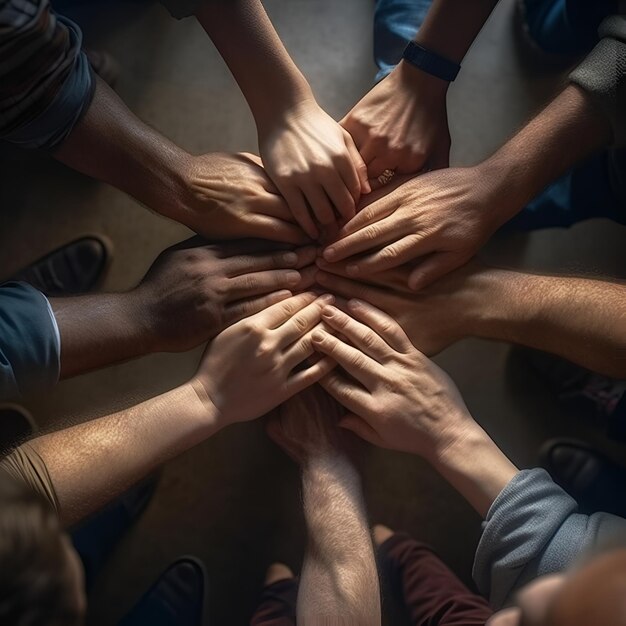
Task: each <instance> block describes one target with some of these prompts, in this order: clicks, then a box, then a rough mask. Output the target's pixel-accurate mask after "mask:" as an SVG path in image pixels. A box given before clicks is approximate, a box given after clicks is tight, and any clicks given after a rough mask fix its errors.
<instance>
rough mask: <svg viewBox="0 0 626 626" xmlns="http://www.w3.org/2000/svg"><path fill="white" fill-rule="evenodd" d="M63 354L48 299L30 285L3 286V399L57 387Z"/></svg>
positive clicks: (0, 317)
mask: <svg viewBox="0 0 626 626" xmlns="http://www.w3.org/2000/svg"><path fill="white" fill-rule="evenodd" d="M60 354H61V342H60V338H59V331H58V328H57V325H56V321H55V319H54V315H53V314H52V310H51V308H50V304H49V302H48V300H47V298H46V297H45V296H44V295H43V294H42V293H41V292H40V291H37V289H35V288H34V287H31V286H30V285H28V284H26V283H22V282H19V283H16V282H11V283H5V284H4V285H0V399H6V398H9V397H13V396H17V395H23V394H26V393H29V392H31V391H34V390H37V389H45V388H48V387H51V386H53V385H54V384H55V383H56V382H57V381H58V379H59V372H60Z"/></svg>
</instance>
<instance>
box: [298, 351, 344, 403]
mask: <svg viewBox="0 0 626 626" xmlns="http://www.w3.org/2000/svg"><path fill="white" fill-rule="evenodd" d="M336 366H337V364H336V363H335V362H334V361H333V360H332V359H330V358H328V357H325V358H323V359H320V360H319V361H317V362H316V363H313V364H312V365H311V366H310V367H307V368H306V369H304V370H300V371H299V372H296V373H294V374H293V375H292V376H291V377H290V378H289V379H288V380H287V385H286V388H287V392H288V394H289V397H291V396H293V395H295V394H296V393H299V392H300V391H302V390H303V389H306V388H307V387H310V386H311V385H314V384H315V383H317V382H319V381H320V380H321V379H322V378H324V376H327V375H328V374H329V373H330V372H332V370H333V369H334V368H335V367H336Z"/></svg>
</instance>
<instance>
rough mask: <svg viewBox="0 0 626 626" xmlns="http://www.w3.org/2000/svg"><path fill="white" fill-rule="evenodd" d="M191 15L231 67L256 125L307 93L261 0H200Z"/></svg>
mask: <svg viewBox="0 0 626 626" xmlns="http://www.w3.org/2000/svg"><path fill="white" fill-rule="evenodd" d="M196 17H197V18H198V21H199V22H200V24H202V27H203V28H204V30H205V31H206V32H207V34H208V35H209V37H210V38H211V40H212V41H213V43H214V44H215V46H216V48H217V49H218V50H219V52H220V54H221V55H222V57H223V58H224V61H225V62H226V64H227V65H228V67H229V68H230V70H231V72H232V74H233V76H234V77H235V80H236V81H237V83H238V84H239V87H240V88H241V91H242V92H243V95H244V96H245V98H246V100H247V101H248V105H249V106H250V109H251V110H252V114H253V115H254V117H255V119H256V121H257V124H259V123H260V122H261V123H263V122H265V121H266V120H268V119H271V118H273V117H274V116H275V115H277V114H280V112H281V111H283V110H284V109H285V108H288V107H290V106H292V105H294V104H297V103H298V102H300V101H302V100H305V99H309V98H312V93H311V89H310V87H309V84H308V82H307V81H306V79H305V78H304V76H303V75H302V73H301V72H300V70H299V69H298V68H297V67H296V65H295V63H294V62H293V61H292V59H291V57H290V56H289V54H288V52H287V50H286V49H285V47H284V45H283V43H282V41H281V40H280V37H279V36H278V34H277V33H276V31H275V30H274V27H273V25H272V23H271V21H270V19H269V18H268V16H267V14H266V12H265V9H264V8H263V5H262V3H261V1H260V0H205V1H204V2H203V3H202V4H201V6H200V8H199V9H198V11H197V12H196Z"/></svg>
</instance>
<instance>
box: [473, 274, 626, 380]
mask: <svg viewBox="0 0 626 626" xmlns="http://www.w3.org/2000/svg"><path fill="white" fill-rule="evenodd" d="M471 281H472V287H471V288H470V292H469V293H470V294H471V295H470V296H469V300H468V306H467V308H466V311H468V312H469V315H470V316H471V318H472V319H471V320H470V321H469V327H470V328H468V330H469V334H472V335H475V336H479V337H484V338H489V339H497V340H501V341H508V342H512V343H517V344H522V345H525V346H528V347H531V348H536V349H540V350H544V351H547V352H551V353H553V354H557V355H559V356H561V357H564V358H566V359H568V360H570V361H573V362H574V363H577V364H579V365H581V366H583V367H586V368H588V369H591V370H594V371H596V372H599V373H601V374H605V375H608V376H613V377H615V378H626V310H625V309H624V302H626V283H624V282H615V281H614V282H609V281H601V280H594V279H587V278H573V277H563V276H538V275H534V274H524V273H520V272H512V271H507V270H499V269H489V268H485V269H483V270H480V271H479V272H478V273H476V274H475V275H474V276H473V277H472V278H471Z"/></svg>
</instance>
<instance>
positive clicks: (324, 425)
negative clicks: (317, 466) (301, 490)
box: [267, 385, 344, 465]
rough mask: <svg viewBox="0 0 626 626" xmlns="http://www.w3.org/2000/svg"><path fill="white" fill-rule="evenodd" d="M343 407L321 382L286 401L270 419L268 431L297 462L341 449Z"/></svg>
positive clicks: (300, 462) (304, 462)
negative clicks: (321, 385) (340, 433)
mask: <svg viewBox="0 0 626 626" xmlns="http://www.w3.org/2000/svg"><path fill="white" fill-rule="evenodd" d="M343 414H344V410H343V408H342V407H341V406H340V405H339V404H338V403H337V402H336V401H335V400H333V398H331V397H330V396H329V395H328V394H327V393H326V392H325V391H324V390H323V389H322V388H321V387H320V386H319V385H314V386H313V387H309V388H308V389H305V390H304V391H301V392H300V393H299V394H297V395H295V396H293V397H292V398H291V399H289V400H287V401H286V402H284V403H283V404H282V405H281V406H280V407H279V409H278V415H277V416H276V417H273V418H272V419H271V420H270V421H269V422H268V423H267V434H268V435H269V436H270V438H271V439H272V440H273V441H274V442H275V443H276V444H277V445H278V446H280V447H281V448H282V449H283V451H284V452H285V453H286V454H288V455H289V456H290V457H291V458H292V459H293V460H294V461H295V462H296V463H299V464H300V465H304V464H306V462H307V460H309V459H310V458H311V457H320V456H325V455H328V454H333V453H336V452H337V451H338V450H340V449H341V440H340V436H339V432H338V430H337V422H338V420H339V418H340V417H341V416H342V415H343Z"/></svg>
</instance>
